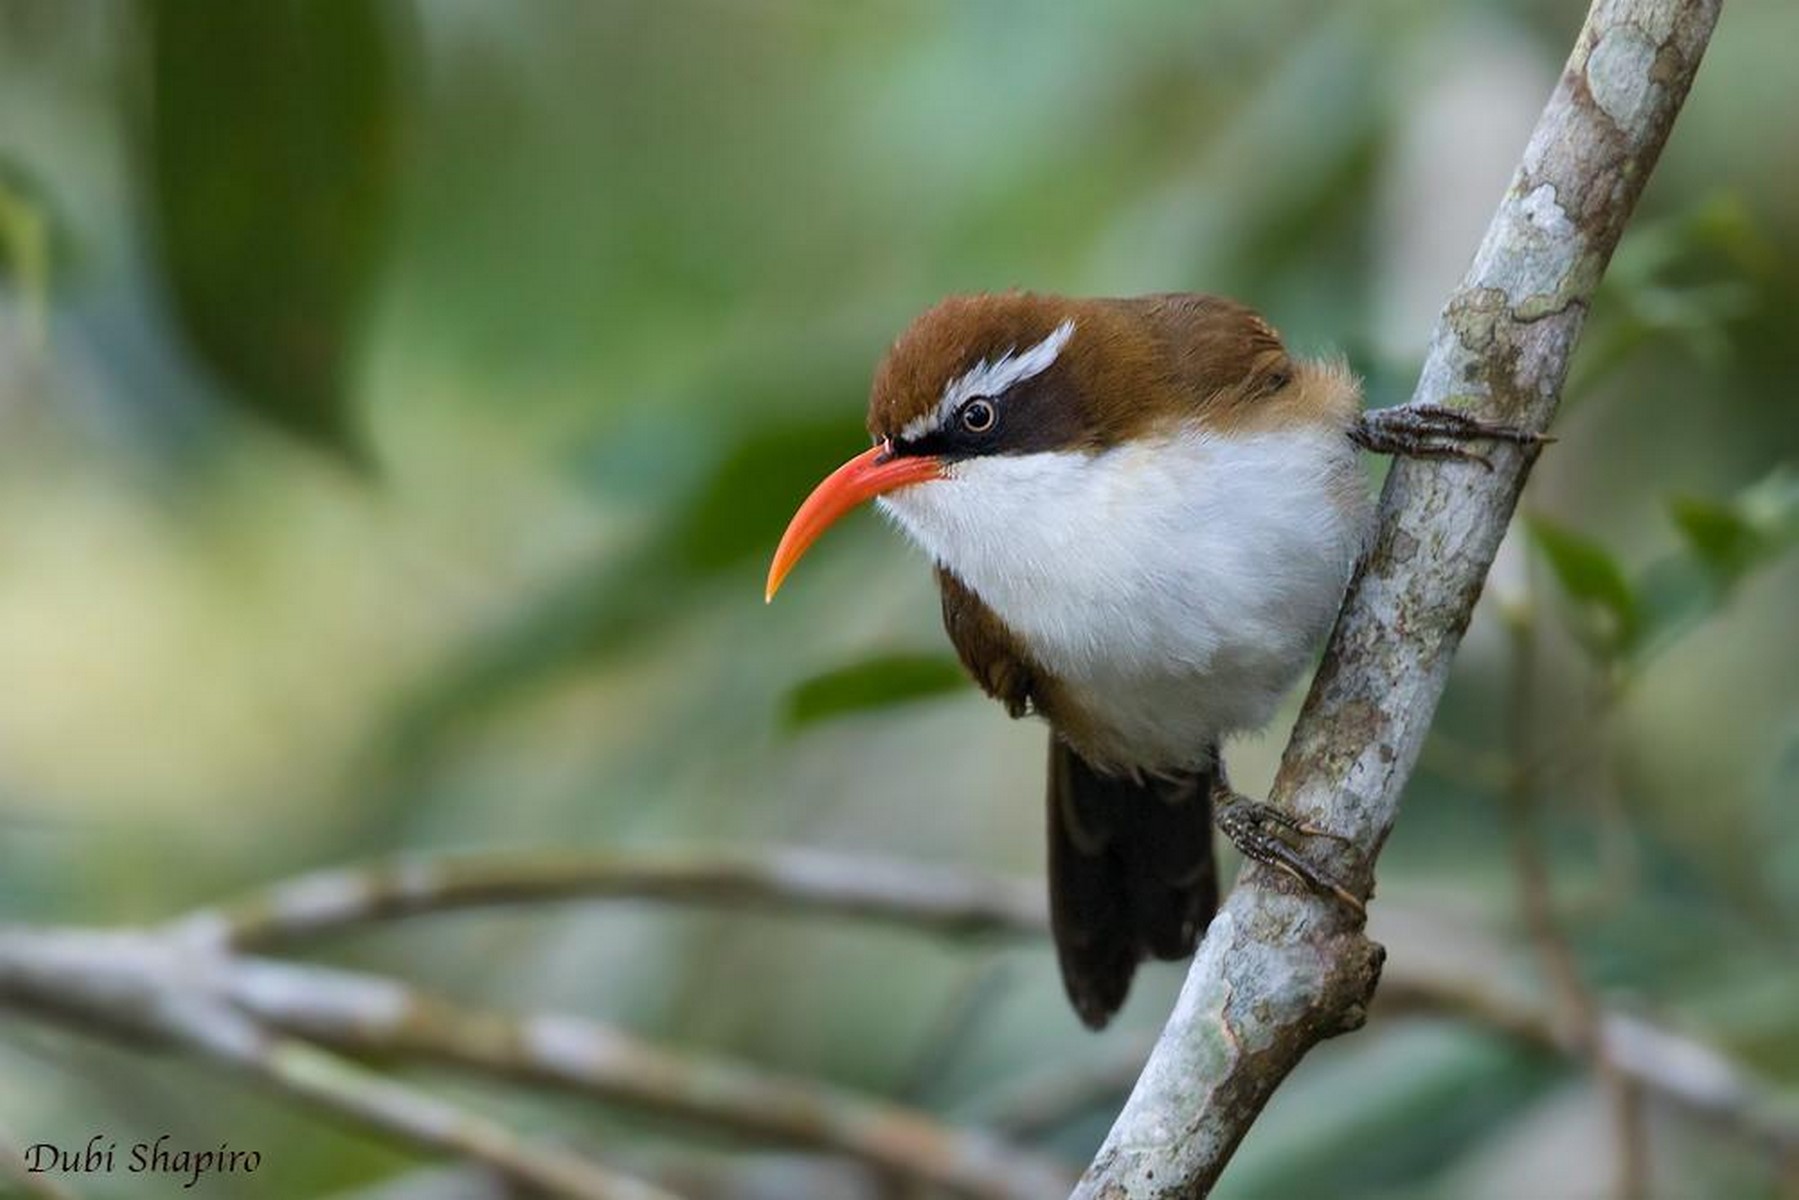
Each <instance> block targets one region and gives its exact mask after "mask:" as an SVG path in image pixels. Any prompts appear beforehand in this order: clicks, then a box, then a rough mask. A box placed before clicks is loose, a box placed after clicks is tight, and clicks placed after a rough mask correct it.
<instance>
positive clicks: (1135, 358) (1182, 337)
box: [868, 292, 1359, 450]
mask: <svg viewBox="0 0 1799 1200" xmlns="http://www.w3.org/2000/svg"><path fill="white" fill-rule="evenodd" d="M1070 317H1072V318H1073V319H1074V320H1075V321H1076V322H1077V323H1078V325H1079V327H1080V330H1081V336H1080V337H1079V338H1077V339H1075V340H1074V341H1072V342H1071V343H1070V345H1069V346H1068V349H1067V350H1066V351H1065V352H1064V353H1063V354H1062V355H1061V356H1060V357H1059V358H1058V360H1057V362H1056V364H1055V365H1054V366H1053V367H1052V368H1051V369H1050V370H1049V371H1047V372H1045V374H1044V376H1043V377H1042V378H1041V379H1039V380H1037V381H1034V382H1035V386H1034V387H1033V388H1032V389H1030V391H1029V392H1028V393H1027V394H1026V395H1023V396H1020V397H1019V401H1021V402H1023V403H1022V404H1021V405H1020V407H1023V406H1024V404H1028V405H1029V411H1028V413H1025V414H1021V420H1020V422H1019V424H1020V426H1021V427H1026V428H1028V439H1029V442H1028V444H1027V445H1026V446H1025V447H1024V448H1025V449H1030V448H1035V447H1036V446H1042V447H1053V448H1056V449H1083V448H1085V449H1095V450H1097V449H1103V448H1105V447H1108V446H1115V445H1117V444H1119V443H1120V442H1123V441H1127V440H1129V439H1131V438H1138V437H1144V436H1146V435H1148V434H1151V433H1153V432H1154V431H1155V430H1156V429H1157V428H1159V427H1161V426H1165V425H1167V424H1169V423H1170V422H1172V421H1176V420H1183V419H1184V420H1192V419H1202V420H1204V421H1206V422H1208V423H1210V424H1213V425H1214V426H1216V427H1217V428H1218V429H1220V430H1221V431H1222V430H1235V429H1243V428H1253V427H1260V426H1266V425H1270V424H1280V423H1281V422H1283V421H1291V420H1297V419H1302V418H1303V417H1304V416H1306V415H1307V414H1308V410H1310V409H1311V408H1313V407H1315V406H1316V404H1317V403H1318V402H1319V401H1320V400H1322V399H1324V397H1323V396H1322V395H1321V394H1320V392H1321V390H1320V389H1316V388H1309V389H1308V388H1289V387H1288V384H1289V383H1291V382H1292V380H1293V379H1294V375H1295V365H1294V363H1293V361H1292V360H1291V359H1290V358H1289V357H1288V356H1287V352H1286V350H1285V348H1284V347H1283V346H1282V345H1281V341H1280V337H1279V335H1278V334H1276V333H1275V331H1274V330H1273V329H1272V328H1270V327H1269V325H1268V322H1266V321H1265V320H1263V319H1262V317H1261V316H1260V315H1259V314H1257V313H1256V312H1255V310H1253V309H1251V308H1248V307H1247V306H1245V305H1242V304H1239V303H1237V302H1236V301H1234V300H1227V299H1224V298H1222V297H1219V296H1201V295H1195V294H1192V293H1187V292H1171V293H1165V294H1161V295H1154V296H1132V297H1128V298H1122V299H1071V298H1066V297H1061V296H1046V295H1037V294H1034V293H1030V292H1002V293H982V294H980V295H973V296H952V297H950V298H949V299H947V300H944V301H942V302H941V303H939V304H937V305H935V306H933V307H932V308H929V309H927V310H926V311H925V312H924V313H922V314H920V315H919V317H918V318H917V319H916V320H914V321H913V322H912V324H911V325H910V326H908V327H907V328H906V330H905V332H904V333H902V334H901V335H900V337H899V339H898V340H897V341H896V342H894V344H893V347H892V349H890V350H889V351H888V352H887V356H886V357H885V358H884V359H883V360H882V362H881V365H880V367H879V368H878V369H877V370H876V372H875V378H874V386H873V389H872V391H871V393H870V397H869V405H868V431H869V433H871V434H872V435H874V436H875V437H876V438H877V439H879V438H886V437H893V436H895V435H897V434H898V432H899V430H900V429H901V428H903V427H904V426H905V425H906V423H907V422H909V421H911V420H913V419H914V418H916V417H918V416H920V415H922V414H924V413H927V412H929V411H930V409H931V408H932V406H933V405H935V404H936V403H937V398H938V395H939V393H940V392H941V391H942V389H943V384H944V381H945V380H946V379H949V378H951V377H953V376H954V375H955V374H956V373H958V372H960V371H964V370H966V369H968V368H969V367H970V366H972V365H973V364H975V363H977V362H979V361H981V360H983V359H986V360H992V359H995V358H998V357H999V356H1000V355H1002V354H1004V353H1006V352H1007V351H1008V350H1011V349H1014V348H1017V347H1021V346H1028V345H1032V344H1034V343H1036V342H1038V341H1041V340H1042V339H1043V338H1044V337H1046V336H1048V335H1049V333H1050V332H1051V331H1052V330H1053V329H1054V328H1055V327H1056V325H1057V324H1058V323H1060V322H1061V321H1063V320H1064V319H1067V318H1070ZM1347 390H1348V391H1349V393H1350V394H1349V400H1350V407H1349V408H1348V409H1347V410H1346V411H1347V415H1348V416H1353V415H1354V413H1355V411H1356V409H1357V407H1359V405H1358V403H1357V398H1356V396H1355V395H1354V390H1353V388H1351V389H1347Z"/></svg>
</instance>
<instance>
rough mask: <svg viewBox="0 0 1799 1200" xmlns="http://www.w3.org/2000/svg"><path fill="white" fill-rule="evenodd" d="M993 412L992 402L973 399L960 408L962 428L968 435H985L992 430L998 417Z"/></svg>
mask: <svg viewBox="0 0 1799 1200" xmlns="http://www.w3.org/2000/svg"><path fill="white" fill-rule="evenodd" d="M998 415H999V414H997V413H996V412H994V411H993V401H991V400H982V399H979V398H977V399H974V400H970V401H969V402H968V403H967V404H964V405H963V406H962V428H964V429H966V430H968V432H970V433H986V432H987V431H988V430H989V429H992V428H993V422H994V419H995V418H996V417H997V416H998Z"/></svg>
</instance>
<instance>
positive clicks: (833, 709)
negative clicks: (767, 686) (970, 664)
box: [786, 654, 968, 729]
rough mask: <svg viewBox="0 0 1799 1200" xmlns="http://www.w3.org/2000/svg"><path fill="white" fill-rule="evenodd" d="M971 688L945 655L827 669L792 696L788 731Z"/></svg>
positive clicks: (892, 657) (907, 656)
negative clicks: (835, 718)
mask: <svg viewBox="0 0 1799 1200" xmlns="http://www.w3.org/2000/svg"><path fill="white" fill-rule="evenodd" d="M966 686H968V676H967V675H965V674H963V672H962V667H961V665H960V664H959V663H957V662H956V660H955V659H953V658H950V657H948V656H946V655H941V654H886V655H881V656H880V657H877V658H871V659H867V660H865V661H863V662H859V663H851V664H850V665H849V666H846V667H838V668H837V669H835V670H832V671H826V672H825V673H824V674H822V675H814V676H813V677H812V678H810V679H808V680H806V681H805V682H803V683H801V684H800V685H799V686H798V687H796V688H794V689H793V691H792V692H790V693H789V694H788V696H787V714H786V720H787V727H788V728H789V729H803V728H805V727H806V726H808V725H812V724H816V723H817V722H819V721H828V720H831V719H832V718H834V717H842V716H848V715H850V714H851V713H862V712H871V711H875V710H878V709H883V708H892V707H894V706H895V705H899V704H909V703H912V702H913V701H917V700H928V699H931V698H933V697H936V696H941V695H944V694H945V693H948V692H958V691H961V690H962V689H963V688H965V687H966Z"/></svg>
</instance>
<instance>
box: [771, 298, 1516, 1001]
mask: <svg viewBox="0 0 1799 1200" xmlns="http://www.w3.org/2000/svg"><path fill="white" fill-rule="evenodd" d="M867 425H868V432H869V435H870V437H871V439H872V443H873V444H872V446H871V447H870V448H869V449H868V450H866V451H864V452H862V453H860V454H858V455H856V456H855V457H853V458H851V459H850V460H849V461H848V462H846V463H844V464H843V465H842V466H841V467H839V468H838V469H837V470H836V471H834V472H833V473H831V474H830V475H829V476H828V477H827V478H826V479H825V480H824V481H823V482H821V483H820V484H819V485H818V486H817V487H816V488H815V489H814V490H813V491H812V493H811V494H810V495H809V496H807V497H806V498H805V500H804V501H803V502H802V503H801V504H800V506H799V508H798V510H797V511H796V512H795V513H794V516H793V518H792V520H791V521H790V523H789V524H788V526H787V528H786V530H785V532H784V533H783V535H782V537H781V539H780V542H779V544H778V547H777V549H776V551H775V554H774V557H773V561H772V562H771V564H770V567H769V573H768V579H767V584H766V589H765V598H766V599H768V600H772V599H773V598H774V595H775V593H776V591H777V590H778V589H779V588H780V587H781V585H782V583H783V581H784V580H785V579H786V578H787V576H788V573H789V572H790V571H791V570H792V569H793V567H794V566H795V564H796V563H798V562H799V560H800V558H801V557H802V556H803V555H804V554H805V553H806V551H807V550H808V549H809V548H810V547H811V546H812V545H813V544H814V543H815V542H816V541H817V540H818V538H819V537H820V536H821V535H822V534H823V533H824V531H825V530H826V529H827V528H829V527H830V526H831V525H833V524H834V523H835V522H837V521H838V520H839V519H840V518H841V517H843V516H844V515H845V514H846V513H848V512H850V511H851V510H852V509H855V508H857V507H858V506H860V505H861V504H863V503H864V502H866V501H871V500H872V501H874V502H875V504H876V505H877V506H878V507H879V508H880V509H881V510H882V511H883V512H884V513H885V514H886V515H887V516H888V517H889V518H890V519H891V520H892V521H893V523H894V524H896V525H897V526H898V527H899V529H900V530H901V531H902V532H903V533H904V534H905V535H906V536H907V537H908V538H909V539H910V540H911V541H912V542H914V543H915V544H916V545H917V546H918V547H919V548H921V549H922V550H923V551H924V552H925V554H927V555H928V556H929V557H930V559H931V560H932V564H933V566H934V569H935V572H936V582H937V586H938V590H939V593H940V598H941V607H942V620H943V625H944V629H945V631H946V632H947V634H948V636H949V640H950V642H951V643H952V645H953V646H954V647H955V650H956V654H957V656H958V658H959V659H960V661H961V663H962V666H963V667H964V668H965V670H966V672H967V673H968V675H969V676H970V677H971V678H972V679H973V681H974V682H975V683H976V684H977V685H978V686H979V687H980V689H981V690H982V691H984V692H985V693H986V694H987V695H989V696H991V697H992V698H994V699H995V700H997V701H999V702H1000V703H1001V704H1003V705H1004V706H1005V708H1006V710H1007V712H1008V713H1009V714H1010V715H1011V716H1013V717H1026V716H1034V717H1039V718H1042V719H1043V720H1045V721H1047V723H1048V725H1049V734H1050V736H1049V766H1048V771H1047V804H1046V814H1047V832H1048V856H1047V861H1048V877H1049V899H1050V904H1049V907H1050V925H1051V931H1052V934H1053V937H1054V941H1055V945H1056V951H1057V960H1058V963H1059V967H1060V973H1061V977H1062V982H1063V985H1064V989H1065V991H1066V992H1067V995H1068V999H1069V1001H1070V1003H1071V1004H1072V1006H1073V1008H1074V1011H1075V1013H1076V1014H1077V1015H1078V1016H1079V1018H1080V1019H1081V1021H1082V1022H1084V1023H1085V1024H1086V1025H1087V1026H1089V1027H1091V1028H1093V1029H1100V1028H1103V1027H1104V1026H1105V1025H1106V1024H1107V1023H1108V1022H1109V1021H1110V1020H1111V1019H1112V1017H1113V1016H1114V1015H1115V1014H1116V1013H1117V1012H1118V1010H1119V1009H1120V1008H1121V1007H1122V1005H1123V1004H1124V1001H1125V998H1126V995H1127V993H1128V992H1129V989H1130V985H1131V981H1132V977H1133V976H1134V974H1135V973H1136V970H1137V968H1138V965H1139V964H1140V963H1141V962H1142V961H1144V960H1145V959H1149V958H1154V959H1165V960H1178V959H1181V958H1185V957H1187V956H1188V955H1190V954H1192V953H1193V951H1194V949H1195V947H1196V945H1197V943H1198V939H1199V937H1200V936H1201V935H1202V934H1203V932H1204V930H1205V928H1206V926H1207V925H1208V924H1209V922H1210V921H1211V918H1212V916H1213V914H1214V913H1215V911H1216V909H1217V907H1218V892H1219V884H1218V870H1217V865H1216V860H1215V856H1214V844H1213V843H1214V839H1213V830H1214V826H1215V825H1216V827H1217V829H1219V830H1220V831H1222V832H1223V833H1225V835H1226V836H1227V837H1228V838H1230V840H1231V841H1232V842H1234V843H1235V844H1236V845H1237V846H1238V848H1239V849H1240V850H1241V851H1242V852H1243V853H1244V854H1245V856H1246V857H1248V858H1251V859H1255V860H1257V861H1260V862H1264V863H1267V864H1269V865H1271V866H1274V867H1277V868H1279V869H1281V870H1283V871H1285V872H1286V873H1288V874H1289V875H1291V876H1293V877H1294V878H1295V879H1297V880H1298V881H1299V882H1300V883H1302V884H1303V885H1305V886H1307V887H1309V888H1311V889H1313V890H1315V891H1318V892H1321V893H1326V894H1329V895H1332V896H1335V897H1337V898H1338V899H1339V900H1340V901H1341V902H1342V903H1343V904H1345V905H1347V906H1348V907H1349V908H1351V909H1353V910H1354V911H1355V912H1357V913H1360V912H1361V911H1362V907H1363V901H1362V897H1360V896H1358V895H1356V894H1355V893H1354V892H1352V891H1351V890H1350V889H1349V888H1348V887H1347V886H1346V885H1345V884H1344V883H1342V882H1341V881H1340V880H1338V879H1337V878H1335V877H1333V876H1332V875H1331V874H1330V873H1329V872H1328V871H1326V870H1324V869H1323V868H1321V867H1319V866H1317V865H1315V864H1314V863H1313V862H1312V861H1311V858H1310V857H1309V856H1308V855H1307V854H1305V853H1304V852H1303V850H1302V846H1303V844H1304V839H1306V838H1308V837H1312V836H1334V835H1332V834H1330V832H1329V831H1327V830H1321V829H1317V828H1314V827H1312V826H1310V825H1307V824H1305V823H1304V822H1302V821H1299V820H1298V819H1296V818H1294V817H1292V816H1289V815H1287V814H1285V813H1283V812H1281V811H1279V810H1277V809H1275V808H1273V807H1271V806H1269V805H1266V804H1263V803H1259V802H1256V801H1253V800H1250V799H1248V798H1247V797H1244V796H1242V795H1240V794H1239V793H1237V792H1235V791H1234V790H1232V789H1231V787H1230V784H1229V781H1228V778H1227V776H1226V774H1225V770H1224V763H1223V761H1222V759H1221V757H1220V748H1221V746H1222V744H1223V743H1224V741H1225V739H1227V738H1229V737H1231V736H1234V735H1240V734H1246V733H1251V732H1254V731H1257V730H1260V729H1262V728H1263V727H1264V726H1266V725H1267V724H1268V722H1269V721H1270V720H1271V718H1272V717H1273V715H1274V712H1275V709H1276V707H1277V706H1278V704H1279V703H1280V701H1281V699H1282V698H1283V697H1284V696H1285V695H1286V694H1287V693H1288V692H1289V691H1290V690H1291V689H1292V688H1293V686H1294V684H1295V683H1296V682H1297V681H1298V680H1299V678H1300V677H1301V676H1302V675H1303V674H1304V673H1305V671H1306V669H1307V667H1308V666H1309V665H1310V663H1311V662H1312V660H1313V657H1314V655H1315V654H1316V652H1317V650H1318V648H1319V646H1320V645H1321V643H1322V642H1323V640H1324V638H1325V636H1326V635H1327V634H1328V632H1329V630H1330V628H1331V626H1332V625H1333V624H1334V622H1335V620H1336V616H1337V612H1338V609H1339V607H1340V605H1341V602H1342V598H1343V595H1344V593H1345V590H1346V588H1347V586H1348V584H1349V582H1350V580H1351V577H1352V575H1353V573H1354V571H1355V570H1356V568H1357V566H1358V564H1359V562H1360V561H1361V559H1362V558H1363V556H1364V554H1365V552H1366V549H1367V547H1368V545H1369V542H1370V538H1371V535H1372V531H1373V524H1374V511H1375V509H1374V502H1373V499H1372V497H1371V494H1370V485H1369V482H1368V479H1367V476H1366V474H1365V472H1364V471H1363V469H1362V465H1361V462H1360V452H1361V451H1363V450H1371V451H1376V452H1383V453H1391V454H1408V455H1415V456H1419V457H1425V458H1435V459H1459V460H1467V461H1472V462H1473V463H1475V464H1485V465H1490V460H1488V459H1487V457H1486V456H1485V455H1483V454H1481V453H1479V452H1478V451H1476V450H1474V449H1472V448H1471V447H1470V446H1469V444H1468V443H1470V442H1471V441H1476V440H1480V439H1495V440H1499V441H1509V442H1514V443H1520V444H1530V443H1534V442H1536V441H1539V440H1542V439H1540V438H1538V437H1537V436H1536V435H1534V434H1530V433H1526V432H1523V431H1520V430H1515V429H1513V428H1511V427H1508V426H1504V425H1499V424H1492V423H1488V422H1485V421H1481V420H1479V419H1477V418H1475V417H1473V416H1471V415H1469V414H1466V413H1463V412H1461V411H1460V410H1457V409H1451V408H1447V407H1441V406H1430V405H1406V406H1400V407H1396V408H1387V409H1378V410H1374V411H1371V412H1365V411H1364V410H1363V406H1362V394H1361V387H1360V384H1359V381H1358V380H1357V378H1356V377H1355V376H1354V375H1353V374H1352V373H1351V372H1350V371H1349V369H1348V368H1347V366H1346V365H1345V364H1344V362H1343V361H1342V360H1340V359H1333V358H1321V359H1305V358H1298V357H1295V356H1293V355H1291V354H1289V353H1288V351H1287V349H1286V347H1285V345H1284V343H1283V341H1282V339H1281V337H1280V335H1279V334H1278V333H1277V332H1276V331H1275V329H1274V327H1273V326H1271V325H1270V324H1269V323H1268V321H1267V320H1266V319H1265V318H1264V317H1263V316H1261V315H1260V314H1259V313H1258V312H1256V311H1255V310H1254V309H1252V308H1250V307H1249V306H1247V305H1245V304H1242V303H1239V302H1237V301H1234V300H1231V299H1227V298H1224V297H1219V296H1211V295H1203V294H1198V293H1185V292H1181V293H1164V294H1157V295H1147V296H1135V297H1121V298H1080V297H1067V296H1060V295H1053V294H1047V293H1036V292H1028V291H1007V292H988V293H978V294H970V295H958V296H951V297H949V298H948V299H945V300H943V301H941V302H939V303H938V304H936V305H934V306H933V307H931V308H930V309H928V310H926V311H925V312H924V313H922V314H921V315H919V316H918V317H917V318H916V319H914V320H913V321H912V323H911V324H910V325H909V326H908V327H907V328H906V329H905V330H904V331H903V332H902V333H901V334H900V336H899V337H898V339H897V340H896V341H895V342H894V343H893V344H892V346H891V348H890V349H889V350H888V351H887V353H886V355H885V356H884V357H883V358H882V360H881V362H880V364H879V366H878V367H877V369H876V371H875V373H874V378H873V383H872V386H871V388H870V392H869V401H868V418H867ZM1295 843H1299V844H1297V845H1296V844H1295Z"/></svg>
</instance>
